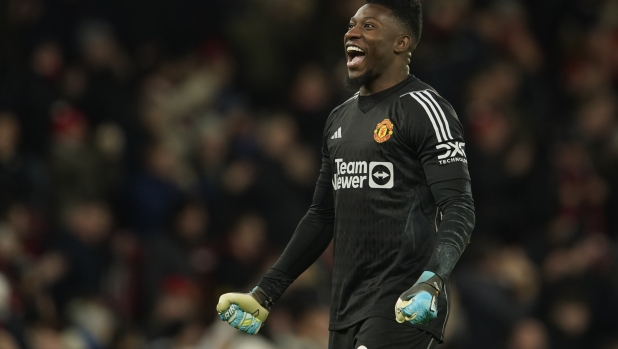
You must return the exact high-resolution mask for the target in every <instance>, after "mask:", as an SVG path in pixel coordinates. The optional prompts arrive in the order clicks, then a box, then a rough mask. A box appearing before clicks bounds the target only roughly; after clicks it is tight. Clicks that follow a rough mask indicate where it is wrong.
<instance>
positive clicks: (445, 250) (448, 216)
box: [395, 91, 475, 324]
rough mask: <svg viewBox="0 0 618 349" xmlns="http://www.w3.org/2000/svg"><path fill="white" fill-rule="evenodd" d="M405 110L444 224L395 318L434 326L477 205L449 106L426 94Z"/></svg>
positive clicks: (407, 102)
mask: <svg viewBox="0 0 618 349" xmlns="http://www.w3.org/2000/svg"><path fill="white" fill-rule="evenodd" d="M402 106H403V109H404V111H405V112H406V113H411V114H412V115H413V116H411V117H410V119H411V120H414V121H415V122H414V123H413V125H411V127H410V128H409V129H408V130H409V137H410V144H411V147H412V148H413V149H415V150H416V152H417V154H418V157H419V159H420V160H421V163H422V165H423V169H424V171H425V177H426V179H427V183H428V184H429V187H430V189H431V192H432V194H433V197H434V200H435V202H436V206H437V207H438V211H439V213H440V215H441V223H440V226H439V228H438V231H437V238H436V244H435V247H434V250H433V252H432V255H431V258H430V259H429V262H428V263H427V265H426V266H425V268H424V272H423V273H422V275H421V277H420V278H419V279H418V280H417V282H416V283H415V284H414V285H413V286H412V287H411V288H410V289H409V290H408V291H406V292H404V293H403V294H402V295H401V296H400V297H399V300H398V301H397V304H396V306H395V315H396V318H397V321H399V322H404V321H408V322H410V323H414V324H417V323H429V322H430V321H431V320H433V319H434V318H435V317H436V315H437V308H436V299H437V296H438V295H439V294H440V292H443V290H444V282H446V280H447V279H448V277H449V275H450V273H451V271H452V270H453V268H454V267H455V264H456V263H457V261H458V260H459V257H460V256H461V254H462V253H463V251H464V249H465V248H466V245H467V244H468V242H469V241H470V236H471V234H472V229H473V228H474V222H475V216H474V201H473V199H472V191H471V186H470V175H469V173H468V165H467V164H468V160H467V158H466V154H465V150H464V149H465V143H464V140H463V127H462V126H461V123H460V122H459V119H458V118H457V115H456V114H455V111H454V110H453V109H452V107H451V106H450V104H448V102H446V101H445V100H443V99H442V98H441V97H440V96H438V95H437V94H435V93H434V92H432V91H422V92H416V93H412V94H409V95H405V96H402Z"/></svg>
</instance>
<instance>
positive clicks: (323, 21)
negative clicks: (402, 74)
mask: <svg viewBox="0 0 618 349" xmlns="http://www.w3.org/2000/svg"><path fill="white" fill-rule="evenodd" d="M363 3H364V2H363V1H359V0H269V1H266V0H206V1H204V0H175V1H169V0H148V1H146V0H124V1H123V0H107V1H104V0H6V1H2V2H0V6H1V9H0V16H1V20H0V325H1V326H0V349H13V348H27V349H106V348H118V349H138V348H157V349H158V348H161V349H165V348H170V349H172V348H173V349H181V348H183V349H184V348H198V349H320V348H327V341H328V330H327V325H328V306H329V292H330V271H331V266H332V258H331V253H330V252H329V251H327V252H326V253H325V254H324V255H323V256H322V258H321V259H320V260H319V261H318V262H317V263H316V264H315V265H314V266H313V267H312V268H311V269H309V270H308V271H307V272H306V273H305V274H303V275H302V276H301V277H300V278H299V280H298V281H297V282H296V283H295V284H294V285H293V286H292V287H291V288H290V289H289V290H288V292H287V293H286V295H285V297H284V298H282V299H281V301H280V302H279V303H278V304H277V306H276V307H275V308H274V310H273V312H272V313H271V315H270V317H269V319H268V322H267V324H266V326H265V327H264V328H263V330H262V331H261V333H260V335H259V336H256V337H250V336H246V335H243V334H241V333H240V332H238V331H235V330H233V329H231V328H230V327H229V326H227V325H226V324H225V323H223V322H221V321H218V319H217V318H216V313H215V308H214V305H215V304H216V300H217V299H218V296H219V295H220V294H221V293H223V292H229V291H243V292H246V291H249V290H250V289H251V288H252V287H253V285H255V284H256V282H257V281H258V280H259V278H260V277H261V275H262V274H263V273H264V271H265V270H267V269H268V268H269V267H270V266H271V265H272V263H273V261H274V260H275V259H276V258H277V256H278V255H279V254H280V252H281V250H282V248H283V247H284V246H285V244H286V243H287V241H288V240H289V238H290V236H291V234H292V233H293V231H294V229H295V227H296V224H297V223H298V221H299V220H300V218H301V217H302V216H303V215H304V213H305V212H306V210H307V208H308V207H309V204H310V202H311V197H312V193H313V188H314V184H315V180H316V178H317V174H318V169H319V161H320V158H319V154H320V143H321V133H322V127H323V125H324V122H325V120H326V118H327V116H328V114H329V112H330V110H331V109H332V108H333V107H335V106H336V105H338V104H339V103H341V102H343V101H344V100H346V99H347V98H349V96H350V95H351V94H352V93H351V92H349V91H345V90H344V89H343V87H342V80H343V76H344V74H345V64H344V59H345V56H344V51H343V44H342V38H343V34H344V33H345V31H346V27H347V23H348V20H349V18H350V17H351V16H352V15H353V14H354V13H355V12H356V9H357V8H358V7H360V6H362V5H363ZM424 6H425V7H424V10H425V26H424V32H423V37H422V40H421V43H420V45H419V48H418V50H417V51H416V53H415V54H414V57H413V59H412V64H411V70H412V72H413V74H415V75H416V76H417V77H419V78H421V79H422V80H424V81H425V82H427V83H429V84H431V85H432V86H434V87H435V88H436V89H437V91H438V92H439V93H440V94H442V95H443V96H444V97H445V98H446V99H447V100H449V101H450V102H451V103H452V104H453V106H454V108H455V110H456V111H457V112H458V114H459V118H460V120H461V121H462V123H463V124H464V127H465V130H466V143H467V146H466V150H467V154H468V158H469V163H470V172H471V176H472V179H473V193H474V198H475V201H476V217H477V224H476V228H475V231H474V234H473V237H472V243H471V244H470V245H469V247H468V249H467V250H466V252H465V253H464V256H463V257H462V259H461V261H460V263H459V264H458V266H457V268H456V269H455V271H454V273H453V275H452V278H451V280H450V282H451V285H452V287H453V295H452V299H453V305H452V312H451V315H450V320H449V324H448V327H447V336H446V338H447V339H446V343H445V344H443V345H441V346H440V347H441V348H450V349H468V348H475V349H502V348H504V349H553V348H561V349H570V348H573V349H576V348H593V349H595V348H599V349H616V348H618V315H617V314H618V273H617V266H618V259H617V252H618V250H617V248H616V237H617V236H618V192H617V190H618V119H617V114H618V99H617V97H618V95H617V93H616V88H617V87H618V86H617V82H618V1H617V0H519V1H517V0H431V1H429V0H426V1H424Z"/></svg>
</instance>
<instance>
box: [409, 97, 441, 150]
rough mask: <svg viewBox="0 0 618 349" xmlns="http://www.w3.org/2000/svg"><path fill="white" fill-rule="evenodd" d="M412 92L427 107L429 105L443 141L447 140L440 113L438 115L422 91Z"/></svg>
mask: <svg viewBox="0 0 618 349" xmlns="http://www.w3.org/2000/svg"><path fill="white" fill-rule="evenodd" d="M414 94H416V95H417V96H419V97H421V98H422V99H423V100H424V101H425V102H426V103H427V104H428V105H429V107H431V111H432V112H433V116H434V117H435V118H436V120H438V125H440V131H442V138H444V140H445V141H446V140H448V137H446V132H445V131H444V125H443V124H442V120H440V115H438V112H437V111H436V108H434V106H433V104H432V103H431V102H430V101H429V99H427V97H425V96H423V94H422V92H414ZM440 110H441V109H440Z"/></svg>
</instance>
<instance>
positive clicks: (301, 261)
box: [258, 159, 335, 303]
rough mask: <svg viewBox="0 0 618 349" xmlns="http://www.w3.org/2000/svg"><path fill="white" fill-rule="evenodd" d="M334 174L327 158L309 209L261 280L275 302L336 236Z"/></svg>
mask: <svg viewBox="0 0 618 349" xmlns="http://www.w3.org/2000/svg"><path fill="white" fill-rule="evenodd" d="M331 177H332V175H331V173H330V163H329V162H328V159H323V160H322V169H321V170H320V177H319V178H318V183H317V184H316V187H315V192H314V194H313V203H312V204H311V207H310V208H309V211H308V212H307V214H306V215H305V217H303V219H302V220H301V221H300V223H299V224H298V227H297V228H296V231H295V232H294V235H293V236H292V239H291V240H290V242H289V243H288V245H287V246H286V248H285V250H284V251H283V253H282V254H281V257H279V259H278V260H277V262H276V263H275V264H274V265H273V267H272V268H271V269H270V270H269V271H268V272H267V273H266V275H264V277H263V278H262V280H261V281H260V282H259V283H258V286H259V287H261V288H262V289H263V290H264V291H265V292H266V294H268V295H269V296H270V298H271V299H272V302H273V303H274V302H276V301H277V300H278V299H279V298H280V297H281V295H282V294H283V292H284V291H285V290H286V289H287V288H288V286H290V284H292V282H294V280H296V278H297V277H298V276H300V274H302V273H303V272H304V271H305V270H307V268H309V267H310V266H311V264H313V263H314V262H315V261H316V260H317V259H318V258H319V257H320V256H321V255H322V253H323V252H324V250H326V248H327V247H328V245H329V244H330V241H331V240H332V238H333V222H334V220H335V208H334V201H333V189H332V187H331V184H330V179H331Z"/></svg>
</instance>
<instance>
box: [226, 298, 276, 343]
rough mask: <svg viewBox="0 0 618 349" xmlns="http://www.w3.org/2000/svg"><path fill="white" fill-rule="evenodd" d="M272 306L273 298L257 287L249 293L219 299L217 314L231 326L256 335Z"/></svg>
mask: <svg viewBox="0 0 618 349" xmlns="http://www.w3.org/2000/svg"><path fill="white" fill-rule="evenodd" d="M271 306H272V300H271V298H270V297H269V296H268V295H267V294H266V293H265V292H264V290H262V289H261V288H260V287H258V286H256V287H255V288H253V290H251V292H249V293H226V294H224V295H222V296H221V297H219V303H218V304H217V313H219V317H220V318H221V320H223V321H226V322H227V323H228V324H229V325H230V326H232V327H234V328H237V329H239V330H241V331H243V332H245V333H248V334H256V333H258V331H259V330H260V328H261V327H262V325H263V324H264V321H265V320H266V318H267V317H268V313H269V311H270V307H271Z"/></svg>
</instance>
